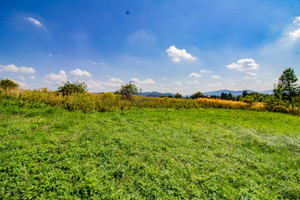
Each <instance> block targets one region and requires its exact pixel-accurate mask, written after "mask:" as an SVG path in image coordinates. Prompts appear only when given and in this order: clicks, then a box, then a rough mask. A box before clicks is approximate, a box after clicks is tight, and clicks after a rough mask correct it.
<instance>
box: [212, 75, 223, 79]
mask: <svg viewBox="0 0 300 200" xmlns="http://www.w3.org/2000/svg"><path fill="white" fill-rule="evenodd" d="M211 78H215V79H217V78H221V77H220V76H218V75H212V76H211Z"/></svg>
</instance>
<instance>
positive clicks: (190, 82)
mask: <svg viewBox="0 0 300 200" xmlns="http://www.w3.org/2000/svg"><path fill="white" fill-rule="evenodd" d="M186 83H187V84H189V85H196V84H199V81H196V80H195V81H187V82H186Z"/></svg>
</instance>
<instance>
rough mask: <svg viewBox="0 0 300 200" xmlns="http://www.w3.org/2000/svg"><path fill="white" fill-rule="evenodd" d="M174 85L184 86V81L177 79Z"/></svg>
mask: <svg viewBox="0 0 300 200" xmlns="http://www.w3.org/2000/svg"><path fill="white" fill-rule="evenodd" d="M174 85H178V86H182V83H181V82H179V81H175V82H174Z"/></svg>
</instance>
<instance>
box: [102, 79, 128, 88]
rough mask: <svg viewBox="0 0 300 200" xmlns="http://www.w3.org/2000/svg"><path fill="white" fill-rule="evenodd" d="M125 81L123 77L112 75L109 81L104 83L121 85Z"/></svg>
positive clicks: (110, 85)
mask: <svg viewBox="0 0 300 200" xmlns="http://www.w3.org/2000/svg"><path fill="white" fill-rule="evenodd" d="M123 83H124V81H123V80H122V79H119V78H114V77H112V78H110V79H109V81H108V82H107V83H104V85H106V86H108V87H120V86H121V85H122V84H123Z"/></svg>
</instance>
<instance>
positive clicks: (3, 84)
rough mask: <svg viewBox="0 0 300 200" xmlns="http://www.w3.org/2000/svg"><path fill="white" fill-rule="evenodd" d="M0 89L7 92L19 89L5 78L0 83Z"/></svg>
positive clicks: (16, 84) (17, 85)
mask: <svg viewBox="0 0 300 200" xmlns="http://www.w3.org/2000/svg"><path fill="white" fill-rule="evenodd" d="M0 87H1V88H3V89H5V90H8V89H16V88H18V87H19V84H18V83H16V82H14V81H12V80H10V79H8V78H6V79H3V80H1V81H0Z"/></svg>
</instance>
